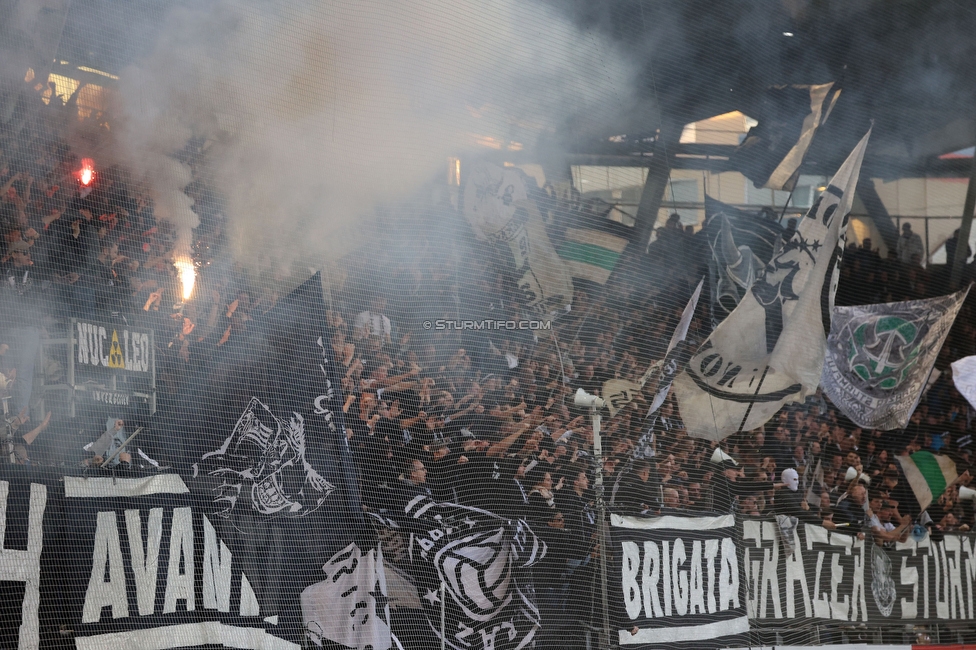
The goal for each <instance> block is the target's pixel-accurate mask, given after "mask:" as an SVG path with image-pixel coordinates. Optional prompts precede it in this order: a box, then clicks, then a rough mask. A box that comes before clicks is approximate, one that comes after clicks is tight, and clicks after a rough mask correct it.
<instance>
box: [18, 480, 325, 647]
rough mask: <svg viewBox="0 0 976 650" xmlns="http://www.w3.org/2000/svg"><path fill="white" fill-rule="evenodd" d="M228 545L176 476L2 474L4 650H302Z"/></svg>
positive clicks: (250, 569)
mask: <svg viewBox="0 0 976 650" xmlns="http://www.w3.org/2000/svg"><path fill="white" fill-rule="evenodd" d="M226 541H227V540H224V539H222V537H221V535H220V533H219V532H218V530H217V528H215V524H214V523H213V522H211V521H210V518H209V517H208V516H207V515H206V514H205V512H204V511H203V510H201V509H199V508H197V507H195V504H194V501H193V499H191V496H190V491H189V490H188V489H187V486H186V485H185V483H184V482H183V480H182V479H181V478H180V477H179V476H177V475H175V474H165V475H155V476H148V477H142V478H113V477H109V476H101V477H89V478H85V477H78V476H64V477H62V476H60V474H59V473H56V472H54V471H50V470H37V469H26V468H18V467H14V468H4V469H3V471H0V595H2V597H3V600H2V602H3V603H4V604H3V606H2V614H0V647H3V648H19V649H20V650H29V649H33V648H66V647H72V648H78V649H84V650H96V649H105V650H116V649H117V648H150V647H151V648H183V647H196V646H200V645H207V646H208V647H212V646H217V647H221V646H223V647H234V648H254V649H257V648H261V649H262V650H264V649H268V650H271V649H281V650H298V648H299V647H300V646H299V645H298V644H296V643H294V642H290V641H288V640H286V639H283V638H281V635H279V634H278V633H277V631H276V624H277V620H276V618H277V617H276V616H275V614H277V612H278V610H279V608H280V604H279V603H274V602H267V601H268V599H267V598H266V597H264V598H262V597H261V596H259V595H258V594H261V593H264V594H268V593H274V589H268V588H267V587H268V585H264V584H261V582H260V581H261V580H262V578H263V579H265V580H266V579H267V574H268V573H269V572H268V571H261V573H262V574H264V575H263V576H262V575H260V574H258V575H255V573H254V571H255V567H253V566H251V565H250V564H249V563H248V562H247V558H245V557H239V556H238V555H237V554H232V552H231V551H230V549H229V548H228V545H227V543H226ZM270 569H272V570H273V569H274V567H270ZM322 577H323V578H324V577H325V575H324V574H323V576H322Z"/></svg>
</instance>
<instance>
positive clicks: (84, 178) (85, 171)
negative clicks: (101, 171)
mask: <svg viewBox="0 0 976 650" xmlns="http://www.w3.org/2000/svg"><path fill="white" fill-rule="evenodd" d="M78 180H79V181H81V184H82V185H84V186H85V187H88V186H89V185H91V182H92V181H93V180H95V163H94V162H93V161H92V159H91V158H82V160H81V169H80V170H78Z"/></svg>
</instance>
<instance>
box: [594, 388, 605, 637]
mask: <svg viewBox="0 0 976 650" xmlns="http://www.w3.org/2000/svg"><path fill="white" fill-rule="evenodd" d="M600 408H602V405H601V406H600V407H597V406H591V407H590V417H591V418H592V420H593V457H594V459H595V460H596V481H595V483H596V485H595V488H596V507H597V512H598V513H599V516H600V529H599V536H600V583H601V584H600V598H601V605H602V609H603V611H602V612H601V614H602V619H603V620H602V626H601V632H600V648H601V650H607V649H608V648H609V647H610V606H609V602H608V600H607V553H608V551H609V544H607V501H606V499H605V498H604V493H603V441H602V439H601V438H600Z"/></svg>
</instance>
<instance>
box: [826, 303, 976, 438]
mask: <svg viewBox="0 0 976 650" xmlns="http://www.w3.org/2000/svg"><path fill="white" fill-rule="evenodd" d="M968 293H969V288H968V287H967V288H966V289H963V290H962V291H959V292H957V293H954V294H952V295H949V296H942V297H939V298H930V299H928V300H908V301H905V302H890V303H884V304H879V305H860V306H854V307H834V309H833V311H832V313H831V322H830V336H829V337H828V338H827V354H826V356H825V359H824V367H823V374H822V376H821V378H820V383H821V385H822V386H823V390H824V393H825V394H826V395H827V397H829V398H830V401H831V402H833V403H834V404H835V405H836V406H837V408H839V409H840V410H841V411H843V412H844V415H846V416H847V417H849V418H850V419H851V421H852V422H854V423H855V424H856V425H857V426H859V427H863V428H870V429H883V430H886V431H887V430H891V429H901V428H903V427H905V426H906V425H907V424H908V420H909V418H910V417H911V416H912V412H913V411H914V410H915V407H916V406H917V405H918V401H919V399H921V397H922V392H923V391H924V389H925V386H926V382H927V380H928V378H929V375H930V374H931V372H932V366H933V364H935V359H936V357H937V356H938V354H939V350H940V349H941V348H942V343H943V342H944V341H945V338H946V336H948V334H949V329H950V328H951V327H952V323H953V321H954V320H955V319H956V314H958V313H959V308H960V307H962V303H963V301H964V300H965V299H966V294H968Z"/></svg>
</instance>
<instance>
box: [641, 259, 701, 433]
mask: <svg viewBox="0 0 976 650" xmlns="http://www.w3.org/2000/svg"><path fill="white" fill-rule="evenodd" d="M704 283H705V279H704V278H702V279H701V280H699V281H698V286H697V287H695V292H694V293H693V294H691V298H690V299H689V300H688V304H687V305H685V308H684V311H682V312H681V320H679V321H678V326H677V327H676V328H674V333H673V334H672V335H671V341H670V343H668V351H667V353H666V354H665V355H664V363H663V364H662V365H661V370H660V374H659V375H658V380H657V393H656V394H655V395H654V400H653V401H652V402H651V408H650V409H648V411H647V415H648V416H650V415H651V414H652V413H653V412H654V411H656V410H658V409H659V408H661V404H664V400H666V399H667V398H668V393H669V392H671V384H672V383H673V382H674V377H675V375H677V374H678V368H680V367H681V365H682V364H681V363H680V357H681V353H682V351H683V350H682V348H681V346H680V344H681V343H682V342H684V340H685V339H686V338H688V328H689V327H691V321H692V319H693V318H694V317H695V309H697V308H698V299H699V298H700V297H701V291H702V285H703V284H704Z"/></svg>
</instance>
